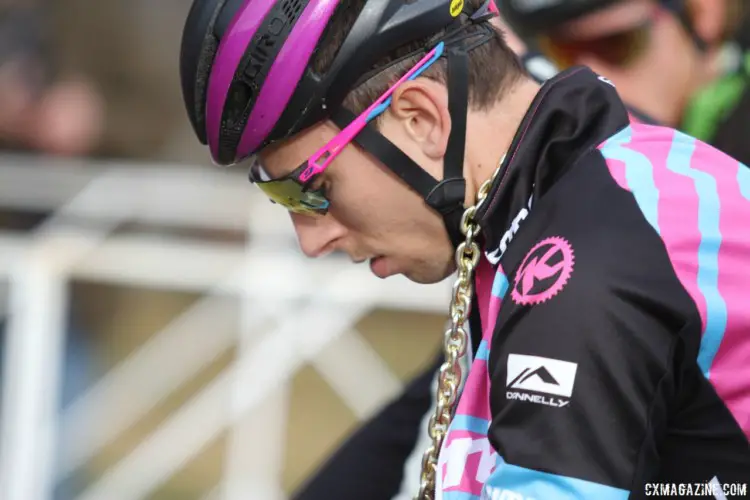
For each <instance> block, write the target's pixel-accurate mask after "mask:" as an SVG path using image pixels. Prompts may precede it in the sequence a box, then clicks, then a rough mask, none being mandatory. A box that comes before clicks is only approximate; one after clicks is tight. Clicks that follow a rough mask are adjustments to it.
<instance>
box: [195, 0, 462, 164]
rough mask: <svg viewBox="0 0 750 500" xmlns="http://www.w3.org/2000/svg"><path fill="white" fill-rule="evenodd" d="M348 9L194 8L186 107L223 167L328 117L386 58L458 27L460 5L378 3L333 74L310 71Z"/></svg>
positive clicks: (337, 2) (285, 2)
mask: <svg viewBox="0 0 750 500" xmlns="http://www.w3.org/2000/svg"><path fill="white" fill-rule="evenodd" d="M347 4H348V2H347V1H345V0H194V2H193V6H192V9H191V11H190V14H189V16H188V19H187V22H186V25H185V29H184V34H183V39H182V52H181V60H180V72H181V78H182V90H183V96H184V99H185V105H186V107H187V110H188V114H189V116H190V121H191V122H192V124H193V127H194V129H195V132H196V133H197V135H198V137H199V138H200V140H201V142H203V143H204V144H208V146H209V147H210V150H211V156H212V158H213V160H214V161H215V162H216V163H218V164H221V165H226V164H232V163H235V162H237V161H239V160H242V159H243V158H245V157H247V156H249V155H251V154H253V153H254V152H256V151H257V150H258V149H260V148H262V147H263V146H265V145H267V144H268V143H270V142H272V141H274V140H278V139H281V138H284V137H288V136H290V135H291V134H293V133H296V132H298V131H300V130H302V129H303V128H305V127H306V126H309V125H311V124H314V123H315V122H317V121H319V120H321V119H322V118H324V117H326V115H327V113H329V112H330V111H331V110H333V109H335V108H336V107H337V106H338V105H339V104H340V103H341V102H342V101H343V99H344V97H345V96H346V94H347V93H348V92H349V91H350V90H351V88H352V86H353V85H354V84H355V82H356V81H357V80H358V78H359V77H360V76H362V75H364V74H365V73H367V72H368V71H369V70H370V69H371V68H372V67H373V65H374V64H375V63H376V62H377V61H378V60H380V59H382V58H383V56H385V55H387V54H388V53H389V52H391V51H393V50H394V49H396V48H398V47H399V46H402V45H404V44H406V43H409V42H410V41H413V40H418V39H420V38H427V37H429V36H430V35H432V34H435V33H438V32H439V31H440V30H442V29H444V28H446V27H447V26H449V25H450V24H451V23H453V22H454V21H455V17H454V16H453V15H452V14H451V9H452V8H455V6H456V5H460V6H461V7H463V4H464V2H463V1H460V0H453V1H451V0H418V1H413V2H407V1H404V0H372V1H369V2H367V3H366V6H365V7H364V9H362V11H361V12H360V13H359V15H358V18H357V21H356V24H355V25H354V28H353V29H352V30H351V32H350V33H349V34H348V36H347V37H346V40H345V41H344V44H343V46H342V47H341V49H340V50H339V52H338V54H337V55H336V58H335V60H334V62H333V64H331V65H330V67H329V68H328V69H327V70H326V72H325V73H323V74H316V73H315V72H313V71H312V70H311V68H310V66H309V64H310V62H311V59H312V56H313V54H314V53H315V51H316V48H317V45H318V43H319V42H320V41H321V38H322V36H323V34H324V32H325V31H326V26H327V24H328V22H329V20H330V19H331V16H332V15H333V14H334V12H335V11H336V10H337V9H346V8H347Z"/></svg>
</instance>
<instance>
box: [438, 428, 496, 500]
mask: <svg viewBox="0 0 750 500" xmlns="http://www.w3.org/2000/svg"><path fill="white" fill-rule="evenodd" d="M467 438H468V439H471V440H472V441H474V442H481V443H482V444H483V445H484V446H486V451H487V452H488V453H482V452H480V451H475V452H474V453H471V454H469V455H468V456H461V457H458V456H455V455H454V456H451V457H450V460H451V461H454V460H455V461H458V460H461V461H463V462H464V464H463V465H464V470H463V473H462V474H461V480H460V482H459V484H458V485H456V486H448V487H443V491H444V492H450V491H460V492H464V493H471V494H473V495H477V496H479V495H481V494H482V488H484V484H482V483H480V482H479V481H477V479H476V478H477V475H478V472H479V469H480V462H481V460H482V458H483V457H484V458H485V459H487V458H489V459H491V460H492V462H493V464H492V467H491V468H490V470H489V471H487V472H489V473H492V472H493V471H494V470H495V468H496V466H497V452H496V451H495V450H494V449H493V448H492V445H491V444H490V442H489V440H488V439H487V436H486V435H482V434H477V433H475V432H469V431H454V432H452V433H451V434H450V435H449V436H448V437H447V438H446V440H445V445H444V447H443V452H444V451H445V448H447V447H449V446H450V445H451V443H452V442H453V441H455V440H457V439H467ZM447 467H448V464H447V463H446V464H443V466H442V468H441V470H440V471H439V473H440V474H441V475H442V478H443V484H445V481H446V477H445V476H446V473H447Z"/></svg>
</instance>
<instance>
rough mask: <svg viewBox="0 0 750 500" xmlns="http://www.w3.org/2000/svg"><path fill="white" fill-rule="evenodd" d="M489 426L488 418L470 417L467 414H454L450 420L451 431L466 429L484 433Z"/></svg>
mask: <svg viewBox="0 0 750 500" xmlns="http://www.w3.org/2000/svg"><path fill="white" fill-rule="evenodd" d="M489 428H490V422H489V420H485V419H483V418H477V417H470V416H469V415H456V416H455V417H453V422H451V431H468V432H474V433H476V434H482V435H485V434H487V429H489Z"/></svg>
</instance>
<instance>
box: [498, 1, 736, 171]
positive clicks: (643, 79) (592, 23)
mask: <svg viewBox="0 0 750 500" xmlns="http://www.w3.org/2000/svg"><path fill="white" fill-rule="evenodd" d="M501 8H502V13H503V16H504V17H505V18H506V20H507V21H508V23H509V24H510V25H511V26H512V27H513V28H514V29H515V30H516V31H518V32H519V34H520V35H521V36H522V37H524V38H525V39H527V40H529V42H530V43H531V44H532V45H534V46H535V48H538V49H539V50H540V51H541V52H542V53H543V54H545V55H546V56H547V57H548V58H549V59H551V60H552V61H553V62H555V63H556V64H557V65H558V66H559V67H561V68H565V67H569V66H572V65H575V64H582V65H586V66H589V67H590V68H591V69H593V70H594V71H595V72H597V73H599V74H602V75H606V76H607V78H609V79H610V80H612V81H613V82H614V84H615V85H616V86H617V89H618V91H619V93H620V95H621V96H622V98H623V100H625V101H626V102H628V103H629V104H631V105H633V106H634V107H635V108H637V109H639V110H641V111H643V112H645V113H647V114H649V115H650V116H652V117H654V118H655V119H656V120H658V121H659V122H660V123H663V124H666V125H669V126H671V127H679V128H680V129H681V130H682V131H683V132H686V133H688V134H690V135H691V136H693V137H696V138H698V139H701V140H703V141H706V142H709V143H711V144H712V145H714V146H715V147H717V148H719V149H721V150H722V151H724V152H726V153H727V154H729V155H731V156H733V157H735V158H737V159H738V160H740V161H742V162H743V163H750V143H749V142H748V141H747V131H746V130H747V126H748V125H750V43H749V42H750V41H749V40H748V39H747V36H748V35H747V32H748V31H750V18H748V17H747V14H748V12H750V10H749V9H748V2H747V1H746V0H581V1H576V2H570V1H565V0H551V1H548V2H538V1H535V0H514V1H512V2H503V3H502V5H501ZM743 19H744V20H745V23H744V24H743V23H742V20H743ZM743 125H744V126H743Z"/></svg>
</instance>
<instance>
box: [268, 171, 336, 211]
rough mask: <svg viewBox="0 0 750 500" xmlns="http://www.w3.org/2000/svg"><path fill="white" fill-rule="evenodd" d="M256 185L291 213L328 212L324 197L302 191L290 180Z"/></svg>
mask: <svg viewBox="0 0 750 500" xmlns="http://www.w3.org/2000/svg"><path fill="white" fill-rule="evenodd" d="M256 185H257V186H258V187H259V188H260V189H261V190H262V191H263V192H264V193H266V195H267V196H268V197H269V198H270V199H271V201H274V202H276V203H278V204H279V205H282V206H283V207H285V208H286V209H287V210H290V211H292V212H295V213H301V214H311V213H317V214H321V213H325V212H326V211H327V210H328V200H326V199H325V197H324V196H322V195H321V194H320V193H318V192H316V191H304V190H303V189H302V186H301V185H300V184H299V183H297V182H295V181H293V180H292V179H284V180H280V181H269V182H257V183H256Z"/></svg>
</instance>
